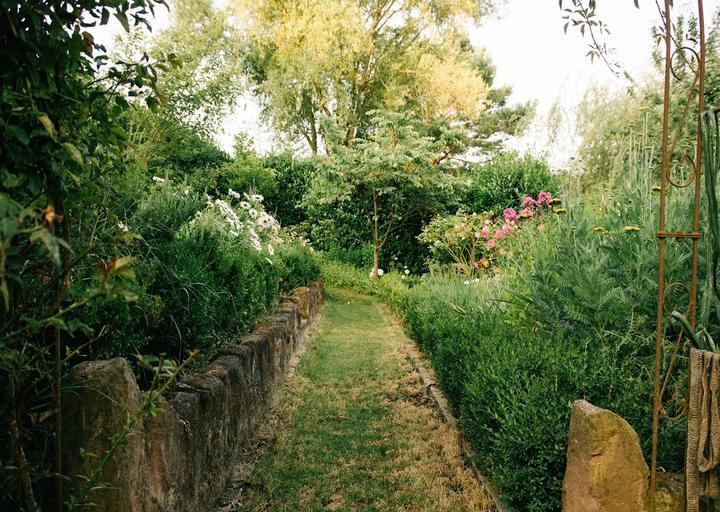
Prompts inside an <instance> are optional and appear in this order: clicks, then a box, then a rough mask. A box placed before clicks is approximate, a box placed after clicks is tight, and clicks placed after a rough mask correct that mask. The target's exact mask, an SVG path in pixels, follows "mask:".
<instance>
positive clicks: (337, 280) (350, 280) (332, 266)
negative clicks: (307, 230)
mask: <svg viewBox="0 0 720 512" xmlns="http://www.w3.org/2000/svg"><path fill="white" fill-rule="evenodd" d="M318 263H319V264H320V268H321V272H322V276H323V279H324V281H325V283H326V284H327V285H329V286H337V287H338V288H351V289H353V290H356V291H359V292H361V293H367V294H369V295H372V294H374V293H375V289H376V288H375V286H376V285H375V283H374V282H373V281H372V280H371V279H370V276H369V274H368V271H367V270H360V269H358V268H357V267H353V266H352V265H348V264H347V263H342V262H339V261H336V260H333V259H331V258H328V257H327V256H324V255H318Z"/></svg>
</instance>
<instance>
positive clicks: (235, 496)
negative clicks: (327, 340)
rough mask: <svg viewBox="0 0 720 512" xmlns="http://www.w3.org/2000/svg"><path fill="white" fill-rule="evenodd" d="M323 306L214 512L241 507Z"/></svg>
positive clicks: (284, 409) (231, 511) (283, 411)
mask: <svg viewBox="0 0 720 512" xmlns="http://www.w3.org/2000/svg"><path fill="white" fill-rule="evenodd" d="M325 305H326V304H325V303H323V305H322V308H321V310H320V314H318V315H317V317H316V318H315V319H314V320H313V321H312V323H311V324H310V325H309V326H308V329H307V330H306V331H305V332H306V334H305V336H304V337H303V339H302V340H300V344H299V346H298V349H297V351H296V352H295V354H294V355H293V357H292V358H291V359H290V362H289V364H288V370H287V373H286V374H285V378H284V382H283V383H282V385H281V387H280V388H279V389H278V390H277V392H276V393H275V396H274V397H273V403H272V404H271V406H270V408H269V410H268V412H267V414H266V416H265V421H264V422H263V423H262V424H260V425H258V427H257V431H256V432H255V434H254V435H253V436H252V439H250V440H248V441H247V445H246V447H245V449H244V450H243V453H242V456H241V458H240V459H239V460H238V461H237V462H236V463H235V467H234V468H233V473H232V477H231V478H230V481H229V482H228V483H227V485H226V486H225V492H223V494H222V496H220V498H219V499H218V501H217V502H216V503H215V507H214V512H235V511H236V510H237V509H238V508H239V507H240V505H241V502H242V498H243V493H244V491H245V489H246V488H247V486H248V483H249V482H248V477H249V476H250V474H251V473H252V471H253V469H254V468H255V464H256V462H257V461H258V459H259V458H260V457H261V456H262V454H263V452H264V451H265V448H266V447H267V446H269V445H271V444H272V443H273V442H274V441H275V432H276V428H277V425H278V424H280V423H281V422H282V421H283V420H284V419H285V418H286V416H287V414H288V410H287V407H282V406H281V405H280V399H281V397H282V396H284V395H285V394H286V393H288V392H289V391H290V390H291V389H293V388H294V387H296V385H297V384H298V382H297V380H298V379H296V373H297V368H298V365H299V364H300V360H301V359H302V356H303V355H304V354H305V352H307V350H308V348H309V346H310V345H311V344H312V339H313V337H314V336H315V335H316V334H317V333H318V328H319V326H320V322H321V321H322V318H323V310H324V309H325Z"/></svg>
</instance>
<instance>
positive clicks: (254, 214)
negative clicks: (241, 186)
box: [248, 208, 260, 219]
mask: <svg viewBox="0 0 720 512" xmlns="http://www.w3.org/2000/svg"><path fill="white" fill-rule="evenodd" d="M248 215H250V217H252V218H253V219H255V218H257V216H258V215H260V214H259V213H258V211H257V210H256V209H255V208H250V209H249V210H248Z"/></svg>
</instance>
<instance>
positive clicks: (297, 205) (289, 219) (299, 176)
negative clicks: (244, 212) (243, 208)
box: [262, 153, 315, 226]
mask: <svg viewBox="0 0 720 512" xmlns="http://www.w3.org/2000/svg"><path fill="white" fill-rule="evenodd" d="M262 165H263V167H265V168H266V169H270V170H272V171H273V172H274V175H275V183H276V189H277V190H278V191H279V192H281V193H280V194H278V195H277V196H270V197H269V198H268V202H267V208H268V211H270V212H273V214H274V215H275V217H276V218H277V219H278V221H279V222H280V224H282V225H283V226H294V225H296V224H300V223H301V222H303V221H304V220H305V219H306V212H305V209H304V208H303V206H302V200H303V198H304V197H305V194H306V193H307V190H308V186H309V183H310V178H311V177H312V175H313V173H314V172H315V162H314V161H313V160H311V159H300V158H296V157H294V156H293V155H291V154H290V153H280V154H276V155H268V156H266V157H264V158H263V160H262Z"/></svg>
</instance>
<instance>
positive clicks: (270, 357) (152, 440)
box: [63, 282, 323, 512]
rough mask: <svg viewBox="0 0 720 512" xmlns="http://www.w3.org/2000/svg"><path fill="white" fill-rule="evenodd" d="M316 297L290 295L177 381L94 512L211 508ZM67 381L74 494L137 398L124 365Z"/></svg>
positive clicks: (316, 291) (113, 463)
mask: <svg viewBox="0 0 720 512" xmlns="http://www.w3.org/2000/svg"><path fill="white" fill-rule="evenodd" d="M322 298H323V288H322V283H321V282H318V283H315V284H313V285H312V286H310V287H308V288H299V289H297V290H296V291H295V292H294V294H293V296H292V297H291V298H290V299H288V300H285V301H283V302H282V303H281V304H280V306H279V308H278V309H277V311H276V312H275V313H274V314H273V315H272V316H270V317H268V318H267V319H266V320H265V321H264V322H263V323H262V324H261V325H260V326H259V327H258V328H257V329H256V330H255V331H254V332H253V333H252V334H250V335H248V336H245V337H243V338H241V339H239V340H238V341H237V342H236V343H233V344H231V345H229V346H228V347H226V348H225V349H224V350H222V351H221V352H220V353H219V354H218V355H217V357H216V358H215V359H214V360H213V361H212V362H211V363H210V364H208V365H207V366H206V367H205V368H203V369H201V370H199V371H197V372H195V373H192V374H190V375H188V376H186V377H184V378H183V379H182V380H181V381H180V382H179V383H177V385H176V386H175V387H174V389H173V391H172V393H170V394H168V396H167V397H165V398H163V399H161V400H162V402H161V404H160V406H161V410H160V412H159V413H158V414H157V415H155V416H154V417H150V416H146V417H145V418H144V419H143V420H142V421H141V422H140V423H139V424H138V426H137V428H135V430H134V431H133V434H132V435H131V436H130V437H129V438H128V443H127V445H125V446H123V447H121V448H120V449H119V450H118V451H117V452H116V453H115V455H114V456H113V457H112V458H111V459H110V462H109V463H108V464H107V466H106V467H105V469H104V471H103V474H102V476H101V478H100V480H101V481H102V482H103V483H104V484H105V486H106V488H103V489H98V490H96V491H94V492H93V493H92V494H91V498H92V501H93V502H95V503H96V504H97V510H101V511H108V512H110V511H113V512H114V511H118V512H119V511H133V512H140V511H151V510H152V511H170V510H172V511H203V510H211V509H212V508H213V505H214V504H215V502H216V501H217V499H218V497H219V496H220V495H221V494H222V492H223V489H224V488H225V485H226V483H227V482H228V480H229V478H230V477H231V474H232V470H233V466H234V461H235V460H237V458H238V456H239V454H240V453H241V452H242V450H243V448H244V443H246V442H247V441H248V440H249V439H250V438H251V437H252V435H253V433H254V432H255V429H256V427H257V425H258V424H259V423H260V422H261V421H263V418H264V416H265V413H266V412H267V410H268V408H269V407H270V406H271V405H272V403H273V400H274V395H275V392H276V390H277V389H278V388H279V386H280V384H281V383H282V381H283V379H284V377H285V376H286V374H287V371H288V368H289V365H290V361H291V359H292V357H293V355H294V354H295V353H296V352H297V350H298V348H299V347H300V346H301V345H302V343H303V342H304V341H305V339H306V338H307V337H308V335H309V333H310V331H311V330H312V328H313V327H314V325H315V324H316V322H317V320H318V318H319V315H320V309H321V305H322ZM70 380H71V382H70V386H68V391H67V392H66V393H65V394H64V411H63V418H64V424H65V425H64V436H63V439H64V446H63V451H64V464H65V466H64V469H65V471H64V472H65V473H66V474H69V475H76V476H75V477H74V478H73V482H72V485H73V486H74V487H75V488H78V487H79V486H81V485H82V479H83V477H87V476H88V475H89V472H90V471H91V470H92V468H94V467H97V465H98V457H99V456H101V455H102V454H103V453H104V452H105V451H106V450H107V449H108V447H109V446H110V439H109V438H110V436H112V435H113V434H116V433H118V432H120V431H121V430H122V428H123V426H124V425H125V422H126V419H127V418H128V416H129V415H131V414H133V413H134V412H135V411H137V410H138V408H139V407H140V405H141V404H142V400H143V393H142V391H141V390H140V388H139V387H138V384H137V382H136V380H135V377H134V375H133V373H132V371H131V369H130V366H129V365H128V363H127V361H126V360H125V359H122V358H117V359H112V360H109V361H92V362H86V363H82V364H79V365H78V366H76V367H75V368H74V369H73V370H72V372H71V379H70ZM83 453H85V454H86V455H82V454H83ZM87 454H93V456H90V457H88V456H87Z"/></svg>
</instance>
